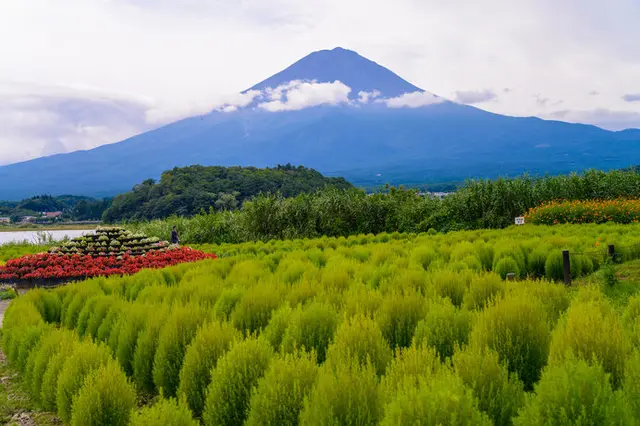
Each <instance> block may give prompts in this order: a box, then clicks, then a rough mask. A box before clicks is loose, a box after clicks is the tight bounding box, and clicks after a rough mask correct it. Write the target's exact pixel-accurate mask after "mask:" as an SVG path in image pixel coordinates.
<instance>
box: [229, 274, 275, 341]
mask: <svg viewBox="0 0 640 426" xmlns="http://www.w3.org/2000/svg"><path fill="white" fill-rule="evenodd" d="M281 301H282V292H281V290H280V288H279V286H278V285H277V284H272V283H261V284H260V285H256V286H254V287H252V288H250V289H249V290H247V291H246V292H245V293H244V294H243V296H242V299H240V301H239V302H238V303H237V305H236V306H235V308H234V310H233V313H232V314H231V321H232V322H233V325H235V326H236V328H237V329H238V330H240V331H245V330H246V331H248V332H249V333H254V332H256V331H259V330H261V329H263V328H264V327H266V326H267V324H269V319H271V313H272V312H273V311H274V310H275V309H277V308H278V306H279V305H280V303H281Z"/></svg>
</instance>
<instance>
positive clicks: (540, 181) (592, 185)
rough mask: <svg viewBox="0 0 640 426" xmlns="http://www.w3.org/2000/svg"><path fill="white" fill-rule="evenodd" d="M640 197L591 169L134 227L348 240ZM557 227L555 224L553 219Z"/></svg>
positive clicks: (635, 178)
mask: <svg viewBox="0 0 640 426" xmlns="http://www.w3.org/2000/svg"><path fill="white" fill-rule="evenodd" d="M620 197H625V198H631V199H633V198H639V197H640V173H637V172H636V171H612V172H608V173H605V172H599V171H589V172H586V173H583V174H579V175H575V174H574V175H568V176H557V177H545V178H532V177H529V176H523V177H519V178H515V179H496V180H476V181H469V182H467V183H466V184H465V185H464V186H463V187H462V188H459V189H458V190H457V191H456V192H455V193H454V194H452V195H450V196H447V197H445V198H444V199H443V200H439V199H436V198H431V197H424V196H420V195H419V194H418V192H417V191H405V190H402V189H391V190H388V191H383V192H380V193H376V194H373V195H371V194H366V193H365V192H364V191H361V190H358V189H349V190H339V189H334V188H327V189H323V190H321V191H318V192H316V193H312V194H307V193H305V194H300V195H298V196H297V197H291V198H284V197H282V196H279V195H273V194H265V195H260V196H258V197H255V198H254V199H252V200H251V201H247V202H245V203H244V205H243V206H242V209H240V210H236V211H218V212H215V211H213V210H212V211H211V212H208V213H207V212H203V213H201V214H199V215H196V216H194V217H191V218H185V217H170V218H168V219H166V220H154V221H150V222H143V223H137V224H130V225H129V226H130V227H131V228H132V229H134V230H136V231H141V232H143V233H144V234H146V235H153V236H156V237H158V238H160V239H167V238H169V235H170V234H171V228H172V226H173V225H176V226H177V227H178V230H179V232H180V235H181V237H182V238H181V241H182V242H183V243H189V244H202V243H216V244H220V243H240V242H244V241H255V240H262V241H267V240H270V239H284V238H289V239H294V238H316V237H320V236H331V237H338V236H349V235H357V234H368V233H373V234H378V233H381V232H395V231H397V232H414V233H419V232H426V231H428V230H430V229H433V230H435V231H438V232H448V231H452V230H463V229H467V230H468V229H486V228H504V227H507V226H509V225H512V224H513V223H514V219H515V218H516V217H518V216H521V215H523V214H524V213H526V212H528V211H529V209H531V208H534V207H537V206H540V205H541V204H543V203H545V202H550V201H554V200H569V201H573V200H613V199H618V198H620ZM552 223H553V222H552Z"/></svg>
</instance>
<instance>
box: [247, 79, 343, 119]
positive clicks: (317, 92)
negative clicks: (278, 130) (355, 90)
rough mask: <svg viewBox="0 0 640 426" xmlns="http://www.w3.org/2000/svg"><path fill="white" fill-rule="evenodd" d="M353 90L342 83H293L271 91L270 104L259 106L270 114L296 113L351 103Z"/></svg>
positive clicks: (265, 103) (269, 92)
mask: <svg viewBox="0 0 640 426" xmlns="http://www.w3.org/2000/svg"><path fill="white" fill-rule="evenodd" d="M349 93H351V88H350V87H348V86H346V85H345V84H343V83H342V82H340V81H334V82H333V83H318V82H316V81H310V82H309V81H304V82H303V81H292V82H289V83H287V84H286V85H283V86H279V87H277V88H275V89H273V90H271V91H269V90H267V94H269V95H270V97H269V99H272V100H270V101H268V102H264V103H261V104H260V105H258V107H259V108H262V109H264V110H267V111H270V112H278V111H296V110H300V109H304V108H309V107H314V106H319V105H338V104H348V103H349Z"/></svg>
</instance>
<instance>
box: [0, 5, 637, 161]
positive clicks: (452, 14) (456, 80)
mask: <svg viewBox="0 0 640 426" xmlns="http://www.w3.org/2000/svg"><path fill="white" fill-rule="evenodd" d="M638 20H640V2H639V1H638V0H608V1H607V2H606V5H605V3H604V2H602V1H597V0H517V1H513V0H448V1H444V0H393V1H390V0H304V1H300V0H55V1H54V0H2V1H0V164H6V163H11V162H16V161H21V160H25V159H28V158H34V157H38V156H42V155H50V154H53V153H57V152H66V151H71V150H76V149H86V148H91V147H94V146H97V145H100V144H104V143H110V142H116V141H119V140H122V139H123V138H126V137H129V136H132V135H135V134H137V133H139V132H141V131H144V130H148V129H151V128H153V127H157V126H159V125H162V124H165V123H168V122H171V121H173V120H175V119H179V118H182V117H186V116H190V115H195V114H200V113H204V112H207V111H209V110H211V109H212V107H214V106H215V105H220V104H223V103H224V102H226V99H230V97H232V96H233V95H234V94H236V93H238V92H240V91H242V90H244V89H246V88H248V87H251V86H253V85H254V84H255V83H257V82H259V81H261V80H263V79H265V78H267V77H269V76H271V75H272V74H274V73H276V72H278V71H280V70H281V69H283V68H285V67H286V66H288V65H290V64H291V63H293V62H295V61H296V60H298V59H300V58H301V57H303V56H305V55H307V54H308V53H310V52H312V51H316V50H320V49H328V48H333V47H336V46H342V47H345V48H348V49H352V50H356V51H357V52H359V53H360V54H361V55H363V56H366V57H368V58H369V59H372V60H374V61H376V62H378V63H379V64H381V65H384V66H386V67H388V68H390V69H391V70H392V71H394V72H396V73H397V74H399V75H400V76H402V77H403V78H405V79H407V80H408V81H410V82H411V83H413V84H415V85H417V86H418V87H421V88H423V89H425V90H428V91H430V92H432V93H435V94H437V95H439V96H441V97H445V98H448V99H451V100H456V101H458V102H462V103H469V104H473V105H475V106H477V107H479V108H483V109H486V110H489V111H493V112H498V113H502V114H509V115H517V116H530V115H536V116H540V117H543V118H551V119H560V120H565V121H572V122H583V123H590V124H595V125H598V126H601V127H605V128H608V129H613V130H619V129H623V128H628V127H640V44H638V42H637V41H638V40H640V25H637V23H638Z"/></svg>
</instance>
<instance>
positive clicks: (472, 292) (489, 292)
mask: <svg viewBox="0 0 640 426" xmlns="http://www.w3.org/2000/svg"><path fill="white" fill-rule="evenodd" d="M504 293H505V284H504V282H503V281H502V280H501V279H500V276H499V275H496V274H483V275H478V276H475V277H473V279H472V280H471V284H470V285H469V291H467V293H466V294H465V295H464V306H465V307H466V308H467V309H469V310H482V309H484V308H485V306H487V304H488V303H489V302H491V301H492V300H494V299H495V298H496V297H499V296H503V295H504Z"/></svg>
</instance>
